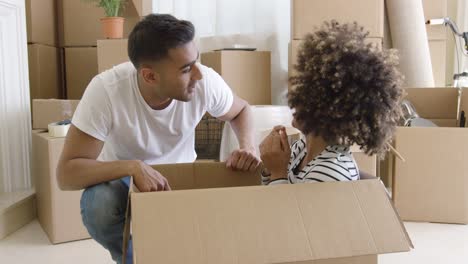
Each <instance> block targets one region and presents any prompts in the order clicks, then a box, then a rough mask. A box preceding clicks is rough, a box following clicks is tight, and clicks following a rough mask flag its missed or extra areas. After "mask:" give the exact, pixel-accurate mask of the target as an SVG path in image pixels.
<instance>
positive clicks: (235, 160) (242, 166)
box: [226, 147, 260, 171]
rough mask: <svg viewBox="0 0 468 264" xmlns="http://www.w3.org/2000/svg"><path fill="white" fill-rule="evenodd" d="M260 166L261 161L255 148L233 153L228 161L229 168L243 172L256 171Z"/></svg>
mask: <svg viewBox="0 0 468 264" xmlns="http://www.w3.org/2000/svg"><path fill="white" fill-rule="evenodd" d="M259 165H260V159H259V158H258V157H257V155H256V151H255V149H254V148H253V147H252V148H247V149H238V150H235V151H233V152H232V153H231V156H229V158H228V159H227V161H226V166H227V167H228V168H230V169H233V170H241V171H255V170H256V169H257V167H258V166H259Z"/></svg>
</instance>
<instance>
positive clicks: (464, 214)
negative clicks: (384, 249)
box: [393, 87, 468, 224]
mask: <svg viewBox="0 0 468 264" xmlns="http://www.w3.org/2000/svg"><path fill="white" fill-rule="evenodd" d="M407 92H408V96H407V98H410V101H411V102H412V103H413V105H414V106H415V108H416V111H417V112H418V113H419V115H420V116H421V117H423V118H427V119H431V120H436V122H437V123H439V124H443V123H445V124H454V123H455V120H456V117H457V98H458V97H457V94H458V90H457V89H455V88H452V87H447V88H414V89H407ZM467 97H468V92H467V91H466V89H463V94H462V99H461V109H462V110H464V111H465V113H468V112H466V110H468V107H467V105H468V100H467V99H468V98H467ZM467 142H468V129H466V128H458V127H433V128H428V127H399V128H398V129H397V132H396V135H395V148H396V149H397V151H399V152H400V153H401V155H403V156H404V157H405V159H406V162H402V161H400V160H398V159H396V160H395V163H394V170H393V199H394V202H395V206H396V208H397V209H398V211H399V213H400V215H401V217H402V219H403V220H407V221H424V222H442V223H460V224H468V197H467V195H468V174H467V172H468V163H467V162H466V160H465V159H466V158H465V157H466V156H467V155H468V153H467V152H468V148H467V147H468V146H466V144H467Z"/></svg>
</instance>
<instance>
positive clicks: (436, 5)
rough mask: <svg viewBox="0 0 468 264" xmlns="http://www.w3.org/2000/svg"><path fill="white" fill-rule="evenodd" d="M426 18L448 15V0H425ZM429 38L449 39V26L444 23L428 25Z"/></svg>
mask: <svg viewBox="0 0 468 264" xmlns="http://www.w3.org/2000/svg"><path fill="white" fill-rule="evenodd" d="M422 3H423V9H424V19H425V20H426V21H427V20H429V19H437V18H444V17H447V0H423V1H422ZM426 30H427V37H428V39H429V40H436V39H438V40H443V39H447V28H446V27H445V26H444V25H426Z"/></svg>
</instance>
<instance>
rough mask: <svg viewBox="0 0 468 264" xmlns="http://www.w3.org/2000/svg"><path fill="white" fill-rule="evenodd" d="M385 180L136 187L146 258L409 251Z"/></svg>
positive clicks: (138, 229)
mask: <svg viewBox="0 0 468 264" xmlns="http://www.w3.org/2000/svg"><path fill="white" fill-rule="evenodd" d="M383 188H384V187H383V185H382V184H381V182H380V181H379V180H362V181H358V182H333V183H319V184H296V185H281V186H251V187H233V188H215V189H202V190H186V191H173V192H160V193H132V221H133V225H132V226H133V243H134V244H133V245H134V254H136V255H137V258H138V263H139V264H142V263H152V261H154V260H155V259H157V260H158V261H159V262H161V263H204V264H206V263H216V264H222V263H291V262H298V261H309V260H319V259H330V258H343V257H352V256H365V255H374V254H380V253H389V252H399V251H407V250H409V249H410V247H411V242H410V241H409V239H408V237H407V235H406V233H405V230H404V227H403V225H402V224H401V222H400V221H399V218H398V216H397V215H396V213H395V211H394V209H393V207H392V206H391V203H390V201H389V199H388V197H387V195H386V192H385V190H384V189H383Z"/></svg>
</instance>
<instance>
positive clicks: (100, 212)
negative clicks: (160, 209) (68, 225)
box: [81, 180, 132, 264]
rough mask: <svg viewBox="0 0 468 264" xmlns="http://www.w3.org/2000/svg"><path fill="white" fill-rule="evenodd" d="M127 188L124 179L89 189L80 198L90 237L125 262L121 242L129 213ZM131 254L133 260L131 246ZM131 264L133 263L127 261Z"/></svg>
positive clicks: (120, 261)
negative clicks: (127, 211) (126, 213)
mask: <svg viewBox="0 0 468 264" xmlns="http://www.w3.org/2000/svg"><path fill="white" fill-rule="evenodd" d="M127 198H128V186H127V185H125V183H124V182H122V181H121V180H115V181H110V182H106V183H101V184H98V185H94V186H91V187H89V188H87V189H86V190H85V191H84V192H83V195H82V196H81V217H82V219H83V223H84V225H85V227H86V228H87V229H88V232H89V234H90V235H91V237H92V238H93V239H94V240H96V241H97V242H98V243H99V244H101V245H102V246H103V247H104V248H106V249H107V250H109V252H110V254H111V256H112V259H113V260H114V261H116V262H117V263H119V264H120V263H122V240H123V231H124V225H125V212H126V210H127ZM129 248H130V249H129V251H128V253H129V255H128V257H127V259H130V260H131V259H132V256H131V254H132V250H131V243H130V244H129ZM127 263H129V264H131V263H132V262H131V261H130V262H127Z"/></svg>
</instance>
